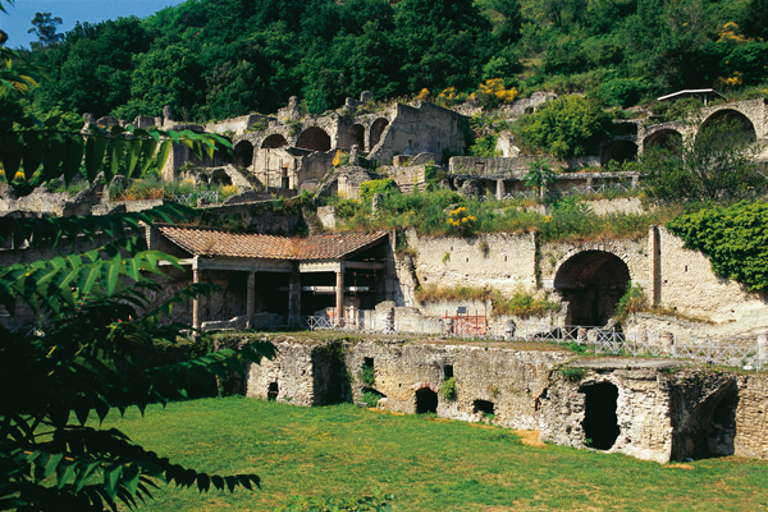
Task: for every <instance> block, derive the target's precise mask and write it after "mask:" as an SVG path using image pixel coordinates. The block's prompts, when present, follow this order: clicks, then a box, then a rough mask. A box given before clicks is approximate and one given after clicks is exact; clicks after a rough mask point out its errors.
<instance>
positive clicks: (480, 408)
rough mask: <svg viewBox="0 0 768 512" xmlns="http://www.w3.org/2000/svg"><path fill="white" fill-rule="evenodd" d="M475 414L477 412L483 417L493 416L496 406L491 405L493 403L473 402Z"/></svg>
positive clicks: (484, 401)
mask: <svg viewBox="0 0 768 512" xmlns="http://www.w3.org/2000/svg"><path fill="white" fill-rule="evenodd" d="M474 405H475V414H477V413H478V412H480V413H483V414H484V415H487V414H491V415H493V414H495V412H494V411H495V409H496V406H494V405H493V402H489V401H488V400H475V404H474Z"/></svg>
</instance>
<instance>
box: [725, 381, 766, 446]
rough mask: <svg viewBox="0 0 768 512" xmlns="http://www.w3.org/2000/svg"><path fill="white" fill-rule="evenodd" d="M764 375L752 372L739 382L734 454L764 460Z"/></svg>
mask: <svg viewBox="0 0 768 512" xmlns="http://www.w3.org/2000/svg"><path fill="white" fill-rule="evenodd" d="M767 411H768V375H766V374H764V373H753V374H750V375H746V376H743V377H742V378H741V379H739V394H738V407H737V408H736V435H735V437H734V440H733V444H734V454H735V455H739V456H742V457H755V458H759V459H765V458H767V457H768V412H767Z"/></svg>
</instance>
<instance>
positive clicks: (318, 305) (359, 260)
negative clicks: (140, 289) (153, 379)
mask: <svg viewBox="0 0 768 512" xmlns="http://www.w3.org/2000/svg"><path fill="white" fill-rule="evenodd" d="M157 229H158V232H159V234H160V235H161V237H160V238H161V240H162V241H163V242H165V243H170V244H172V246H174V247H175V248H176V251H175V252H176V253H177V254H179V251H181V252H182V253H184V254H185V255H186V257H184V256H182V258H181V259H180V263H181V265H182V266H183V267H187V268H189V269H191V271H192V281H193V282H195V283H202V282H206V280H205V275H206V272H209V271H216V272H229V273H231V275H232V276H233V277H231V278H230V279H236V280H239V279H242V280H243V281H246V283H247V291H246V311H245V312H244V313H245V316H246V319H247V320H246V325H247V326H250V321H251V319H252V318H253V316H254V314H255V312H256V300H257V298H258V299H259V302H260V304H262V305H263V306H264V308H265V309H266V310H267V311H269V312H272V313H279V314H283V313H286V315H285V316H286V317H287V319H288V322H289V324H292V323H296V322H298V320H299V318H300V317H301V316H303V315H304V314H310V313H313V312H314V311H315V310H317V309H322V308H324V307H333V315H332V316H333V317H334V319H335V320H334V321H337V322H342V321H343V319H344V304H345V300H347V299H349V297H350V296H352V297H353V298H354V299H355V300H356V301H357V302H359V301H360V300H364V301H365V302H368V303H370V305H373V304H375V302H376V301H377V300H380V297H378V294H379V293H380V292H383V286H379V281H382V280H383V278H384V271H385V268H386V266H385V262H384V259H385V254H386V251H385V247H386V243H385V242H386V237H387V233H386V232H384V231H380V232H376V233H334V234H326V235H315V236H310V237H306V238H298V237H281V236H272V235H260V234H234V233H227V232H224V231H218V230H212V229H199V228H176V227H170V226H159V227H158V228H157ZM200 301H201V299H199V298H198V299H195V301H194V303H193V308H192V309H193V315H192V316H193V318H192V322H193V326H194V327H195V328H196V329H199V328H200V327H201V325H202V322H203V318H202V316H203V315H202V313H201V311H202V308H201V303H200Z"/></svg>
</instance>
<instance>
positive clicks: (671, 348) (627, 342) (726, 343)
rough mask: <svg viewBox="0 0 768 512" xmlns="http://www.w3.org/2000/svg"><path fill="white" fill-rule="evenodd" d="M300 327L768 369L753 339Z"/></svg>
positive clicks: (389, 323) (354, 324)
mask: <svg viewBox="0 0 768 512" xmlns="http://www.w3.org/2000/svg"><path fill="white" fill-rule="evenodd" d="M301 324H302V326H305V327H306V328H307V329H309V330H312V331H316V330H338V331H354V332H358V333H370V334H374V333H379V334H396V335H409V336H425V337H438V336H439V337H442V338H455V339H464V340H483V341H516V342H523V343H541V342H544V343H556V344H558V345H572V346H571V347H569V348H572V349H575V350H576V351H582V352H583V353H585V354H595V355H604V354H609V355H622V356H629V357H649V356H650V357H668V358H672V359H682V360H692V361H697V362H702V363H710V364H718V365H724V366H732V367H743V368H745V369H747V370H751V369H756V370H757V369H761V368H763V367H766V366H768V344H761V343H760V342H759V341H758V339H755V338H751V339H741V338H730V339H715V338H712V337H710V336H693V335H691V336H675V335H673V334H672V333H668V332H650V333H642V334H638V333H631V334H627V333H623V332H621V331H617V330H614V329H605V328H602V327H589V326H564V327H556V326H544V325H542V326H539V327H532V328H526V329H516V328H515V327H514V325H512V324H510V323H506V324H504V323H495V324H485V323H482V324H480V323H472V322H460V321H459V322H456V320H455V319H453V318H451V317H448V318H420V319H407V318H406V319H396V320H391V319H384V318H381V317H368V318H365V319H356V320H354V321H347V322H341V321H339V320H337V319H335V318H328V317H314V316H310V317H306V318H305V319H302V322H301ZM457 326H459V328H457ZM579 347H580V348H579Z"/></svg>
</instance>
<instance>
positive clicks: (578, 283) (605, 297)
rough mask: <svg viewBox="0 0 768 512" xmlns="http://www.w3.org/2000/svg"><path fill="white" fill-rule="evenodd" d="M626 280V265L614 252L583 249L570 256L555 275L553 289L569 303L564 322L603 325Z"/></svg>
mask: <svg viewBox="0 0 768 512" xmlns="http://www.w3.org/2000/svg"><path fill="white" fill-rule="evenodd" d="M629 279H630V276H629V268H628V267H627V264H626V263H624V262H623V261H622V260H621V258H619V257H618V256H616V255H615V254H612V253H610V252H605V251H584V252H580V253H578V254H576V255H574V256H572V257H571V258H569V259H568V260H567V261H566V262H565V263H563V264H562V265H561V266H560V269H559V270H558V271H557V275H556V276H555V290H557V291H558V292H559V293H560V295H561V296H562V297H563V299H564V300H566V301H568V302H569V304H570V306H569V309H568V317H567V319H566V321H567V322H568V323H569V324H571V325H585V326H602V325H605V324H606V323H607V322H608V320H609V319H610V318H611V317H612V316H613V314H614V312H615V310H616V303H617V302H618V301H619V298H620V297H621V296H622V295H624V292H625V291H626V289H627V283H628V282H629Z"/></svg>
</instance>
